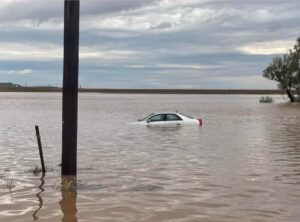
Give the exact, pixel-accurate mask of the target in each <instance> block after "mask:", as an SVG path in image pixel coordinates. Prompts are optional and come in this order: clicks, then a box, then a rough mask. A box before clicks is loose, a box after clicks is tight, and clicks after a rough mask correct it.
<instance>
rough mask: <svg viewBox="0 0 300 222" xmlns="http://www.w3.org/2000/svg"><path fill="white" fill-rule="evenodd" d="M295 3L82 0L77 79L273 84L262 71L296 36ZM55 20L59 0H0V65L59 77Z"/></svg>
mask: <svg viewBox="0 0 300 222" xmlns="http://www.w3.org/2000/svg"><path fill="white" fill-rule="evenodd" d="M4 2H5V1H4ZM299 8H300V2H298V1H296V0H295V1H294V0H290V1H279V0H273V1H269V0H266V1H258V0H253V1H236V0H232V1H230V0H229V1H209V0H184V1H183V0H160V1H158V0H157V1H155V0H123V1H116V0H82V1H81V36H80V38H81V40H80V48H81V51H82V57H81V64H80V67H81V70H80V71H81V80H82V81H84V82H83V84H84V85H91V86H94V87H96V86H97V85H94V84H98V86H99V87H104V86H105V87H123V88H126V87H135V88H140V87H146V88H147V87H148V88H151V87H189V86H190V87H196V88H197V86H199V87H203V88H209V87H211V88H215V87H216V88H222V87H225V88H226V87H229V85H230V86H231V87H235V88H238V86H239V83H240V86H241V87H246V88H247V87H250V88H251V87H252V88H253V87H255V86H259V87H267V88H270V87H274V85H273V84H272V83H271V82H270V83H269V82H267V81H266V80H264V79H263V78H262V77H261V72H262V70H263V69H264V68H265V67H266V65H268V63H269V61H270V60H271V58H272V57H273V56H274V55H276V54H278V53H279V54H281V53H284V52H285V51H286V50H287V48H289V47H292V45H293V44H294V41H295V40H296V38H297V37H298V36H299V30H300V25H299V22H298V21H299V20H300V13H299V12H298V9H299ZM62 17H63V1H62V0H52V1H46V0H26V1H15V2H14V1H12V2H11V3H9V4H8V3H0V49H1V50H0V65H1V66H2V67H5V70H8V71H9V70H25V69H27V70H33V72H32V73H28V74H26V79H27V80H28V79H30V76H32V79H33V75H35V76H36V75H37V72H39V73H40V75H42V76H43V78H42V77H41V78H39V81H42V80H44V81H45V83H46V84H48V83H49V82H51V81H60V79H61V78H59V77H56V78H53V77H50V74H52V75H53V73H56V75H57V76H59V75H60V73H61V67H62V64H61V52H62V39H63V36H62V35H63V30H62V28H63V26H62V22H63V20H62ZM12 74H13V73H11V75H9V73H7V74H6V75H5V78H6V80H8V79H9V76H12ZM1 75H2V76H1ZM3 76H4V75H3V74H1V73H0V77H3ZM19 76H20V75H19ZM19 78H20V83H22V81H23V80H21V79H22V78H23V77H22V78H21V77H19ZM24 78H25V77H24ZM16 79H17V77H16V76H14V79H13V80H14V81H15V80H16ZM1 80H2V79H1ZM247 81H248V83H249V84H248V86H247ZM255 81H258V82H256V83H255ZM104 82H105V84H104ZM230 82H232V84H230ZM102 83H103V84H102ZM55 84H57V83H55ZM122 84H123V85H122Z"/></svg>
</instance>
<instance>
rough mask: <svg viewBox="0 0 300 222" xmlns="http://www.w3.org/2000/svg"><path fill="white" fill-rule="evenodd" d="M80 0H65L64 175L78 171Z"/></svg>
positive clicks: (74, 173)
mask: <svg viewBox="0 0 300 222" xmlns="http://www.w3.org/2000/svg"><path fill="white" fill-rule="evenodd" d="M79 10H80V4H79V0H65V15H64V77H63V114H62V121H63V122H62V168H61V173H62V175H63V176H76V174H77V115H78V63H79V52H78V51H79Z"/></svg>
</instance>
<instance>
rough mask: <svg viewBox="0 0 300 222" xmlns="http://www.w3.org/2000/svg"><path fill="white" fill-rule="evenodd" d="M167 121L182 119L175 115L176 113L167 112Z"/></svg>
mask: <svg viewBox="0 0 300 222" xmlns="http://www.w3.org/2000/svg"><path fill="white" fill-rule="evenodd" d="M166 120H167V121H180V120H182V119H181V118H180V117H179V116H177V115H176V114H167V118H166Z"/></svg>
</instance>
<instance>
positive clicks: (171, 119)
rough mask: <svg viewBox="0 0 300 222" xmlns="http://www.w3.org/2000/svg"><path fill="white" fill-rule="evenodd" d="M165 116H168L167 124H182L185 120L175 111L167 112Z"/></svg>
mask: <svg viewBox="0 0 300 222" xmlns="http://www.w3.org/2000/svg"><path fill="white" fill-rule="evenodd" d="M165 118H166V122H165V125H169V126H180V125H182V124H183V120H182V119H181V118H180V117H179V116H178V115H176V114H174V113H170V114H166V117H165Z"/></svg>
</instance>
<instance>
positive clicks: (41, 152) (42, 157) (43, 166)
mask: <svg viewBox="0 0 300 222" xmlns="http://www.w3.org/2000/svg"><path fill="white" fill-rule="evenodd" d="M35 133H36V139H37V143H38V147H39V153H40V160H41V166H42V173H43V174H45V173H46V168H45V163H44V155H43V148H42V142H41V136H40V130H39V126H35Z"/></svg>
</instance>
